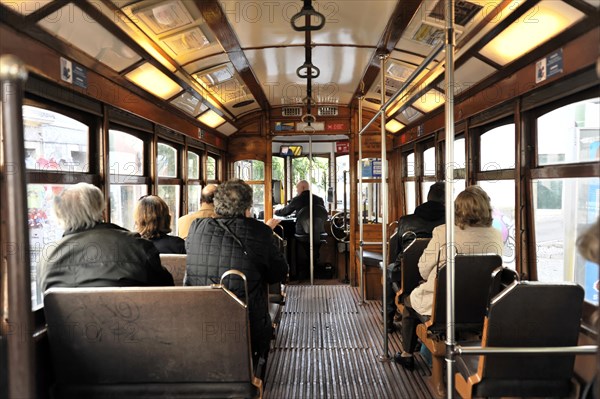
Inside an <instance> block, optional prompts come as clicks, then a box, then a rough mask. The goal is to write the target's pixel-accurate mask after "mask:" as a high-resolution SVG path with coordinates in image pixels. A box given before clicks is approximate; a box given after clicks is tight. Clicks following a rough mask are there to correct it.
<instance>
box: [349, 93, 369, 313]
mask: <svg viewBox="0 0 600 399" xmlns="http://www.w3.org/2000/svg"><path fill="white" fill-rule="evenodd" d="M363 100H364V96H363V95H361V96H360V97H358V131H359V132H361V133H359V134H358V168H357V169H358V245H359V249H358V261H359V262H358V264H359V268H360V270H359V273H358V279H359V280H358V281H359V283H358V285H359V290H360V302H359V305H362V304H363V303H364V302H365V287H364V281H363V239H364V237H363V234H364V229H363V214H362V213H363V206H362V189H363V174H362V102H363ZM344 217H345V216H344Z"/></svg>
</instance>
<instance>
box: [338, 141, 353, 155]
mask: <svg viewBox="0 0 600 399" xmlns="http://www.w3.org/2000/svg"><path fill="white" fill-rule="evenodd" d="M349 152H350V142H349V141H338V142H336V143H335V153H336V154H348V153H349Z"/></svg>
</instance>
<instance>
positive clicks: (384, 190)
mask: <svg viewBox="0 0 600 399" xmlns="http://www.w3.org/2000/svg"><path fill="white" fill-rule="evenodd" d="M386 58H387V55H386V54H380V55H379V60H380V61H381V68H380V71H381V104H385V90H386V89H385V59H386ZM385 120H386V117H385V111H384V112H382V113H381V195H380V196H379V197H380V203H381V208H382V211H383V212H382V213H383V215H382V220H381V257H382V262H381V263H382V268H381V270H382V272H383V279H382V281H383V290H382V292H383V295H382V296H383V301H382V303H383V329H382V331H383V354H382V355H381V357H382V359H383V360H390V354H389V350H388V334H387V295H386V287H387V267H386V263H387V252H388V249H387V223H388V185H387V140H386V137H387V134H386V131H385ZM378 211H379V210H378V209H377V208H375V215H377V214H378Z"/></svg>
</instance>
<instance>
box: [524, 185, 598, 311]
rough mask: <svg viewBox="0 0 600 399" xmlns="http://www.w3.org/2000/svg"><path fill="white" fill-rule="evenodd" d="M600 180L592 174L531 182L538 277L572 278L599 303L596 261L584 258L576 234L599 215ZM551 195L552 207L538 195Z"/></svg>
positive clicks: (562, 279)
mask: <svg viewBox="0 0 600 399" xmlns="http://www.w3.org/2000/svg"><path fill="white" fill-rule="evenodd" d="M599 191H600V186H599V181H598V178H597V177H592V178H568V179H567V178H564V179H544V180H535V181H534V182H533V197H534V201H533V202H534V206H535V207H534V219H535V242H536V252H537V272H538V280H540V281H557V282H560V281H575V282H576V283H578V284H581V285H582V286H583V287H584V288H585V299H586V300H587V301H589V302H592V303H594V304H598V288H597V287H595V286H594V285H595V284H596V283H597V281H598V265H595V264H593V263H592V262H589V261H586V260H585V259H583V258H582V257H581V256H580V255H579V254H578V253H577V250H576V248H575V241H576V237H579V235H580V234H581V233H582V232H583V231H584V230H586V229H587V228H589V227H590V225H591V224H592V223H594V222H595V221H596V219H597V218H598V215H599V196H598V193H599ZM544 196H547V197H550V198H552V205H553V206H552V207H548V206H544V207H540V206H539V205H540V204H542V203H544V201H541V200H540V197H544Z"/></svg>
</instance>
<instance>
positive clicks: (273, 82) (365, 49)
mask: <svg viewBox="0 0 600 399" xmlns="http://www.w3.org/2000/svg"><path fill="white" fill-rule="evenodd" d="M303 4H304V1H300V0H280V1H277V2H274V1H239V0H164V1H157V0H143V1H118V0H96V1H89V0H81V1H72V2H69V1H64V0H57V1H11V2H7V1H2V8H3V9H5V11H6V10H8V13H9V14H11V15H12V14H14V15H18V18H21V20H20V22H21V23H23V24H24V26H27V24H37V25H38V26H39V27H41V28H42V29H43V30H44V31H46V32H47V33H49V34H50V35H53V36H55V37H57V38H58V39H59V40H60V41H62V42H65V43H67V44H68V45H70V46H73V47H76V48H77V49H79V50H80V51H82V52H84V53H86V54H87V55H89V56H91V57H93V58H95V59H96V60H97V61H99V62H100V63H101V64H102V65H104V66H105V67H108V68H109V69H110V70H112V71H114V73H113V75H114V76H113V77H112V78H113V79H117V80H119V79H120V81H119V83H120V84H123V85H129V86H132V85H135V86H137V88H138V89H139V88H141V89H143V90H144V91H146V92H148V93H150V94H151V95H152V96H154V97H159V98H160V99H161V101H166V102H168V103H170V104H171V105H173V106H174V107H176V108H177V109H179V110H181V111H182V112H183V113H184V114H186V115H188V116H189V117H190V118H195V119H197V120H198V121H199V123H200V124H202V125H203V126H206V127H209V128H214V129H216V130H217V131H219V132H220V133H222V134H224V135H226V136H228V135H231V134H234V133H235V132H236V131H237V130H238V128H239V127H240V126H239V120H240V118H242V117H244V116H246V115H248V114H249V113H253V112H257V111H270V110H272V109H273V108H275V107H281V106H286V105H296V106H300V105H302V100H303V99H304V98H305V97H306V92H307V90H306V79H302V78H299V77H298V76H297V73H296V71H297V69H298V68H299V67H300V66H301V65H302V64H304V62H305V55H306V52H305V51H306V50H305V41H306V39H307V36H306V35H305V33H304V32H298V31H295V30H294V29H292V26H291V22H290V21H291V19H292V18H293V16H294V15H295V14H297V13H298V12H300V11H301V9H302V7H303ZM444 4H445V2H444V1H443V0H425V1H420V0H328V1H313V2H312V6H313V8H314V10H315V11H317V12H319V13H321V14H322V15H323V16H324V17H325V25H324V27H323V28H322V29H320V30H317V31H313V32H312V33H311V35H310V43H311V48H312V52H311V55H312V63H313V65H315V66H316V67H318V68H319V70H320V75H319V77H317V78H314V79H312V98H313V99H314V100H315V101H316V103H317V104H327V105H332V106H350V105H352V104H353V103H354V102H355V101H356V100H357V97H358V96H360V95H364V96H365V97H366V99H367V101H364V102H363V103H362V104H363V106H364V107H365V108H368V109H371V110H373V111H377V110H378V109H379V107H380V103H381V83H380V82H381V75H380V72H381V71H380V69H381V67H380V66H381V63H380V57H379V56H380V54H386V55H387V60H386V63H385V71H384V72H385V85H386V93H385V94H386V97H385V98H386V100H387V99H389V98H390V97H391V96H392V95H393V94H394V93H396V92H397V91H398V90H399V89H400V88H401V87H402V86H403V84H404V83H405V82H406V80H407V78H408V77H409V76H410V75H411V74H413V73H414V74H416V73H415V69H416V68H417V67H418V66H419V65H420V64H421V63H422V62H423V60H424V59H426V58H427V57H428V55H430V54H431V53H432V51H433V49H434V47H435V46H437V45H439V43H441V42H443V41H444V37H443V34H444ZM597 12H598V1H597V0H562V1H561V0H541V1H540V0H500V1H498V0H455V20H456V36H457V38H456V43H457V45H456V60H457V61H456V76H455V80H456V92H457V94H459V93H461V92H462V91H465V90H468V89H470V88H472V87H473V86H474V85H476V84H477V83H478V82H481V81H483V80H484V79H486V78H487V77H489V76H490V75H492V74H494V73H495V72H498V71H500V70H502V69H503V68H504V67H506V66H507V65H509V64H511V63H512V62H513V61H514V60H516V59H517V58H518V57H521V56H522V55H523V54H524V53H527V52H529V51H531V50H532V49H534V48H535V47H536V46H539V45H540V43H544V42H545V41H547V40H549V39H550V38H552V37H554V36H556V35H558V34H560V33H561V32H564V31H565V30H567V29H568V28H569V27H571V26H573V25H574V24H576V23H582V21H583V23H587V24H592V25H593V24H597ZM67 15H68V16H69V18H64V16H67ZM2 18H3V20H6V17H2ZM8 19H10V18H8ZM316 22H318V21H316V20H313V23H316ZM526 22H536V23H535V24H532V23H529V24H526ZM13 25H15V24H13ZM554 25H556V29H554V30H552V29H550V27H551V26H554ZM535 26H537V27H538V28H540V27H541V28H542V29H541V31H539V32H534V31H525V30H520V29H521V28H523V29H525V28H527V29H530V28H531V27H535ZM511 29H513V30H515V32H513V33H512V35H513V36H510V38H508V39H507V40H509V41H510V40H512V42H510V44H509V45H507V44H506V43H502V42H501V41H500V40H497V39H498V38H499V35H500V34H501V33H503V32H506V31H509V30H511ZM515 35H517V36H515ZM518 35H521V36H518ZM536 35H537V36H539V37H537V36H536ZM534 36H536V40H537V41H533V40H532V41H531V43H532V44H531V45H530V47H527V46H528V45H529V40H525V38H527V39H531V38H533V37H534ZM515 37H522V38H523V39H522V40H518V42H519V46H515V45H514V43H515V39H514V38H515ZM488 42H489V44H488ZM494 42H497V43H494ZM521 42H523V43H521ZM513 47H519V48H520V47H522V48H523V51H524V53H523V52H522V53H521V54H513V55H511V54H510V53H506V52H505V51H504V50H506V49H507V48H513ZM443 57H444V54H443V52H441V53H439V54H438V55H437V56H435V57H434V59H433V62H431V63H430V64H429V65H427V66H425V67H424V68H423V70H422V71H421V72H420V73H419V74H418V76H417V77H416V79H415V80H414V83H413V84H412V85H411V87H410V92H411V94H410V96H403V99H400V100H399V101H398V102H397V103H396V104H394V105H393V106H392V107H391V108H390V109H389V110H388V112H387V113H388V117H390V118H394V119H395V120H396V122H397V123H394V124H393V125H394V127H393V128H390V130H391V131H397V130H399V129H401V128H402V127H403V126H405V125H407V124H410V123H412V122H414V121H415V120H418V118H420V117H421V116H422V115H423V113H424V112H428V111H430V110H432V109H435V108H436V107H439V106H441V104H443V102H444V98H443V91H444V87H443ZM105 69H106V68H105ZM409 98H410V101H408V100H409Z"/></svg>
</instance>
